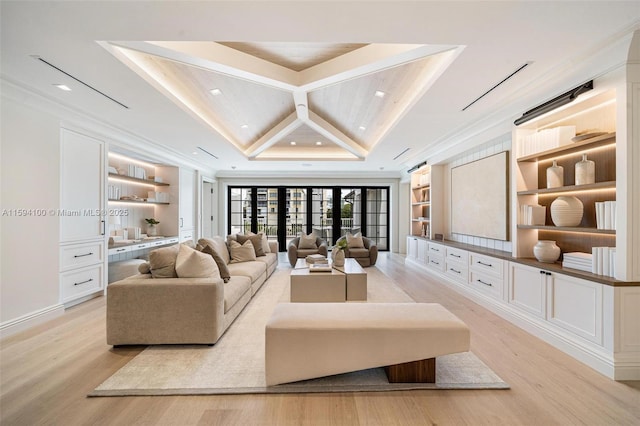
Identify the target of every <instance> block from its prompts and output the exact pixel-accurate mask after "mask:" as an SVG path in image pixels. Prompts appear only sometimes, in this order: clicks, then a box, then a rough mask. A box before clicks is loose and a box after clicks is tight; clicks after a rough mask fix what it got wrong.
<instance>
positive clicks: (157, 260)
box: [149, 244, 180, 278]
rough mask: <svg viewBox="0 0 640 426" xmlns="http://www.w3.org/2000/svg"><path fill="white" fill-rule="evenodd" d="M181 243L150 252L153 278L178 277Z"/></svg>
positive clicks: (150, 268)
mask: <svg viewBox="0 0 640 426" xmlns="http://www.w3.org/2000/svg"><path fill="white" fill-rule="evenodd" d="M179 249H180V245H179V244H176V245H173V246H169V247H162V248H159V249H155V250H153V251H152V252H151V253H149V270H150V271H151V276H152V277H153V278H177V277H178V275H176V257H178V250H179Z"/></svg>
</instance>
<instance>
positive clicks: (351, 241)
mask: <svg viewBox="0 0 640 426" xmlns="http://www.w3.org/2000/svg"><path fill="white" fill-rule="evenodd" d="M347 246H348V247H349V249H352V248H364V241H362V232H358V233H357V234H356V235H351V232H347Z"/></svg>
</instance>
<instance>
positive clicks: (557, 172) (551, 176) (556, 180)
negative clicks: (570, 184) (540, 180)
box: [547, 160, 564, 188]
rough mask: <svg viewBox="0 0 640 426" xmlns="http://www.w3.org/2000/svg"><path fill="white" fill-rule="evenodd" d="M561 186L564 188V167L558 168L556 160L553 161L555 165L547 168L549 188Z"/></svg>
mask: <svg viewBox="0 0 640 426" xmlns="http://www.w3.org/2000/svg"><path fill="white" fill-rule="evenodd" d="M561 186H564V167H562V166H558V163H557V162H556V160H553V165H552V166H551V167H548V168H547V188H558V187H561Z"/></svg>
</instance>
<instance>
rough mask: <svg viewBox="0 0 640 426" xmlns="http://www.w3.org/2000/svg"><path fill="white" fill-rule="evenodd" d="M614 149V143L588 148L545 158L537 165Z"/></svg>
mask: <svg viewBox="0 0 640 426" xmlns="http://www.w3.org/2000/svg"><path fill="white" fill-rule="evenodd" d="M615 147H616V143H615V142H614V143H611V144H608V145H602V146H599V147H596V148H590V149H585V150H582V151H576V152H573V153H571V154H564V155H558V156H557V157H553V158H547V159H545V160H539V161H538V163H552V162H553V160H556V161H557V160H560V159H562V158H568V157H575V156H576V155H582V154H589V153H593V152H598V151H604V150H607V149H611V148H615Z"/></svg>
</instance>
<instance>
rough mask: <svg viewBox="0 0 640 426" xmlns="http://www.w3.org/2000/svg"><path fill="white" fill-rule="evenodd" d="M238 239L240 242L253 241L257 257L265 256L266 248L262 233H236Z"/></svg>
mask: <svg viewBox="0 0 640 426" xmlns="http://www.w3.org/2000/svg"><path fill="white" fill-rule="evenodd" d="M236 241H237V242H239V243H240V244H244V243H245V242H246V241H251V245H253V250H254V251H255V253H256V257H260V256H264V250H263V249H262V237H261V236H260V235H256V234H253V235H241V234H238V235H236Z"/></svg>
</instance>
